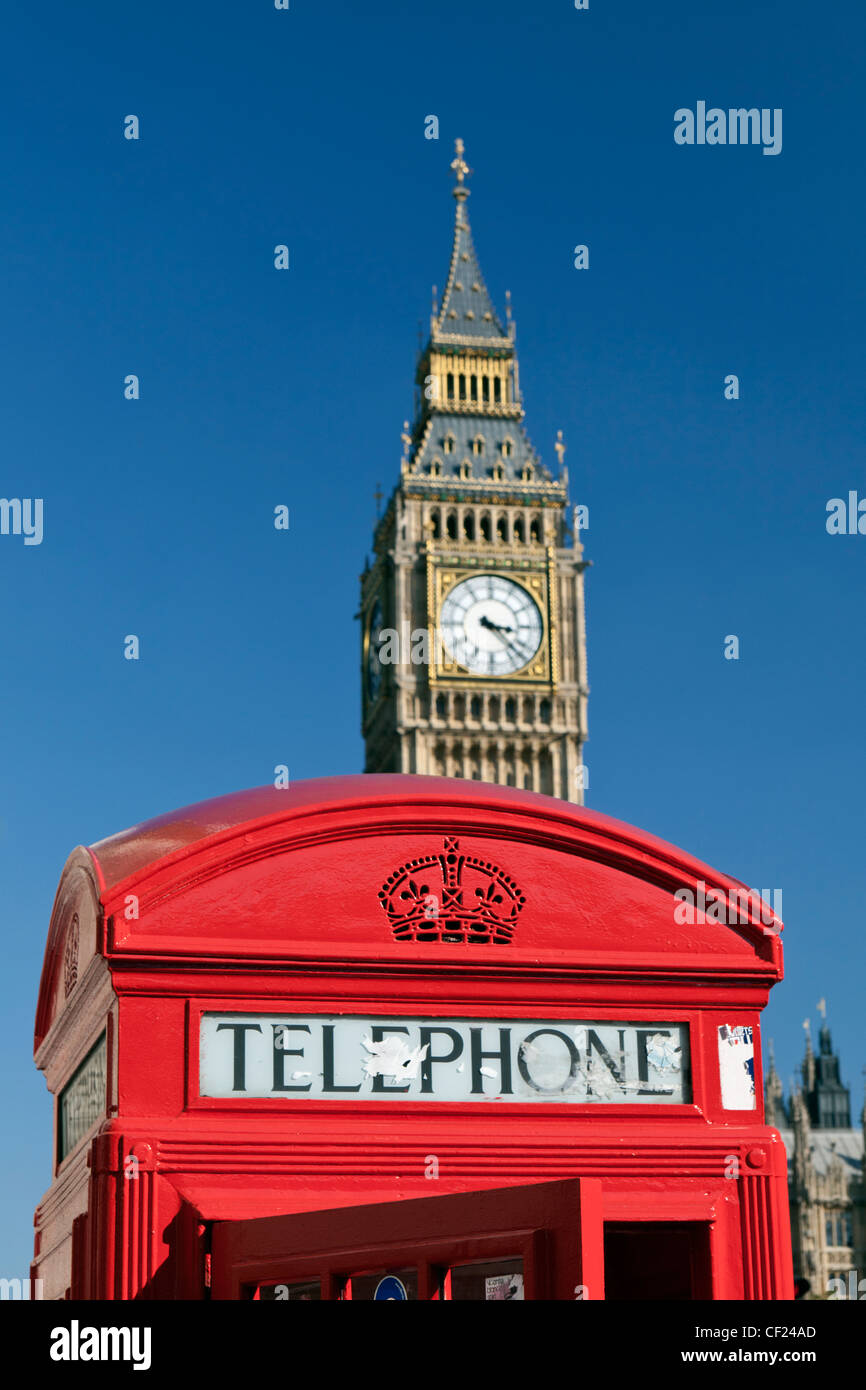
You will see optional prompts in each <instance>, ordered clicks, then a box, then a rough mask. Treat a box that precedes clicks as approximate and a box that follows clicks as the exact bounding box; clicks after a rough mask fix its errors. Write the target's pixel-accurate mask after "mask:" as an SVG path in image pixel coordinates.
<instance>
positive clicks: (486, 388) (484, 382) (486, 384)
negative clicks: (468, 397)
mask: <svg viewBox="0 0 866 1390" xmlns="http://www.w3.org/2000/svg"><path fill="white" fill-rule="evenodd" d="M481 399H482V401H483V402H484V404H485V405H486V404H487V403H488V401H489V400H490V377H489V376H483V377H482V378H481Z"/></svg>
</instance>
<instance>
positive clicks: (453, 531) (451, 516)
mask: <svg viewBox="0 0 866 1390" xmlns="http://www.w3.org/2000/svg"><path fill="white" fill-rule="evenodd" d="M445 532H446V535H447V536H448V539H449V541H456V539H457V514H456V512H449V513H448V520H447V521H446V523H445Z"/></svg>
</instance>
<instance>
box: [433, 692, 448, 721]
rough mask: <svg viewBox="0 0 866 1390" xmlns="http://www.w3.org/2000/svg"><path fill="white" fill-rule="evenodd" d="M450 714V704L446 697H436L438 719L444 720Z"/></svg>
mask: <svg viewBox="0 0 866 1390" xmlns="http://www.w3.org/2000/svg"><path fill="white" fill-rule="evenodd" d="M447 712H448V702H447V700H446V699H445V696H444V695H437V696H436V718H437V719H444V718H445V715H446V714H447Z"/></svg>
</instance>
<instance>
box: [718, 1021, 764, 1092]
mask: <svg viewBox="0 0 866 1390" xmlns="http://www.w3.org/2000/svg"><path fill="white" fill-rule="evenodd" d="M719 1080H720V1081H721V1087H722V1105H723V1107H724V1109H725V1110H754V1109H755V1043H754V1039H753V1037H752V1029H751V1027H750V1026H747V1025H744V1024H736V1023H735V1024H731V1023H723V1024H721V1025H720V1027H719Z"/></svg>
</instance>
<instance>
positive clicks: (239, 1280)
mask: <svg viewBox="0 0 866 1390" xmlns="http://www.w3.org/2000/svg"><path fill="white" fill-rule="evenodd" d="M212 1248H213V1270H214V1277H213V1286H212V1297H213V1298H217V1299H238V1298H241V1297H242V1296H243V1291H244V1289H245V1288H248V1287H250V1286H254V1285H260V1284H273V1283H278V1282H279V1283H298V1282H302V1281H303V1282H306V1281H307V1280H308V1279H309V1280H315V1279H319V1280H321V1284H322V1295H323V1298H324V1299H336V1298H339V1295H340V1289H341V1286H342V1284H343V1281H344V1280H345V1279H346V1278H347V1277H351V1276H352V1274H353V1273H358V1272H360V1271H362V1270H366V1269H370V1268H373V1269H384V1270H387V1269H392V1270H393V1269H400V1268H405V1267H407V1266H410V1265H411V1266H415V1267H417V1269H418V1298H419V1300H430V1299H435V1298H436V1297H437V1294H438V1287H439V1281H438V1279H437V1278H436V1277H435V1274H434V1271H435V1270H437V1269H439V1270H443V1271H444V1270H447V1269H449V1268H450V1267H452V1266H454V1265H460V1264H469V1263H471V1262H473V1261H481V1260H494V1259H497V1258H506V1257H508V1256H519V1257H520V1258H521V1259H522V1260H523V1269H524V1281H525V1283H524V1293H525V1297H526V1299H527V1300H530V1299H557V1300H567V1299H574V1298H576V1297H578V1296H579V1297H580V1298H582V1299H584V1300H591V1299H600V1298H603V1297H604V1256H603V1228H602V1220H601V1184H600V1183H599V1182H598V1181H597V1180H593V1179H591V1178H590V1179H587V1178H577V1179H572V1180H571V1181H566V1182H549V1183H529V1184H526V1185H524V1186H521V1187H500V1188H495V1189H493V1190H492V1191H487V1192H469V1193H461V1194H459V1195H454V1196H450V1197H422V1198H420V1199H419V1200H415V1201H404V1202H385V1203H381V1204H379V1203H377V1204H376V1205H373V1206H364V1207H354V1208H350V1209H349V1210H348V1211H347V1210H338V1211H323V1212H307V1213H304V1214H302V1215H294V1216H277V1217H269V1218H266V1219H264V1220H253V1221H227V1222H219V1223H217V1225H215V1227H214V1231H213V1247H212Z"/></svg>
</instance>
